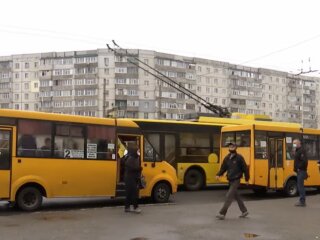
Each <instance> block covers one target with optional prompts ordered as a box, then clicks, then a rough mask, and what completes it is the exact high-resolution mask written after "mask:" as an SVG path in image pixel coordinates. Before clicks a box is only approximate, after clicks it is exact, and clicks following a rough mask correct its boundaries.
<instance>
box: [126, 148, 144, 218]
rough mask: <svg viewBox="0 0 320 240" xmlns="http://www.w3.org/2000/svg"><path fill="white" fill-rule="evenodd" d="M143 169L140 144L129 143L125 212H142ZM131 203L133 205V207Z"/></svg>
mask: <svg viewBox="0 0 320 240" xmlns="http://www.w3.org/2000/svg"><path fill="white" fill-rule="evenodd" d="M141 171H142V167H141V166H140V159H139V149H138V145H137V144H136V143H129V144H128V153H127V154H126V155H125V159H124V182H125V189H126V200H125V212H134V213H141V209H140V208H139V206H138V199H139V181H140V177H141ZM131 205H133V209H132V208H131Z"/></svg>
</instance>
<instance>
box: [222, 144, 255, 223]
mask: <svg viewBox="0 0 320 240" xmlns="http://www.w3.org/2000/svg"><path fill="white" fill-rule="evenodd" d="M228 145H229V152H230V153H229V154H228V155H227V156H226V157H225V158H224V160H223V163H222V166H221V169H220V171H219V172H218V173H217V176H216V178H217V180H218V179H219V177H221V176H222V175H223V174H224V173H225V172H227V179H228V181H229V190H228V193H227V196H226V200H225V203H224V205H223V207H222V209H221V210H220V212H219V215H217V216H216V217H217V219H219V220H223V219H224V218H225V216H226V214H227V211H228V208H229V207H230V205H231V203H232V201H233V199H236V200H237V202H238V205H239V208H240V210H241V212H242V214H241V215H240V216H239V217H241V218H244V217H246V216H248V214H249V213H248V210H247V208H246V206H245V205H244V203H243V201H242V199H241V198H240V195H239V193H238V187H239V185H240V179H241V177H242V176H243V174H244V175H245V180H246V182H248V181H249V172H248V168H247V164H246V162H245V160H244V159H243V157H242V156H241V155H240V154H238V153H237V146H236V144H235V143H229V144H228Z"/></svg>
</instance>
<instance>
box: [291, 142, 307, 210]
mask: <svg viewBox="0 0 320 240" xmlns="http://www.w3.org/2000/svg"><path fill="white" fill-rule="evenodd" d="M293 148H295V154H294V171H295V172H296V173H297V186H298V191H299V196H300V199H299V202H298V203H296V204H295V206H297V207H305V206H306V191H305V189H304V180H306V179H307V178H308V174H307V169H308V157H307V154H306V151H305V150H304V149H303V148H302V146H301V141H300V140H299V139H295V140H293Z"/></svg>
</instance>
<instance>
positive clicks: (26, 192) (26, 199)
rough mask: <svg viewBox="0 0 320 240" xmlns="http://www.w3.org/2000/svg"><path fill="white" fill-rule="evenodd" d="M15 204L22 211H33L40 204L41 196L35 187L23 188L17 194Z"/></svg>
mask: <svg viewBox="0 0 320 240" xmlns="http://www.w3.org/2000/svg"><path fill="white" fill-rule="evenodd" d="M16 204H17V206H18V208H19V209H21V210H23V211H28V212H30V211H35V210H37V209H39V208H40V206H41V204H42V194H41V192H40V190H39V189H38V188H36V187H31V186H27V187H24V188H22V189H20V190H19V192H18V193H17V197H16Z"/></svg>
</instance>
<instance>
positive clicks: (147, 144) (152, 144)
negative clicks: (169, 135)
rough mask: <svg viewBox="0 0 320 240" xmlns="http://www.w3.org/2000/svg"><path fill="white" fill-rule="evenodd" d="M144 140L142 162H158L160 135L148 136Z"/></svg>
mask: <svg viewBox="0 0 320 240" xmlns="http://www.w3.org/2000/svg"><path fill="white" fill-rule="evenodd" d="M146 137H147V138H144V161H145V162H155V161H160V160H161V159H160V156H159V151H158V150H159V149H160V135H159V134H148V135H147V136H146Z"/></svg>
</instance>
